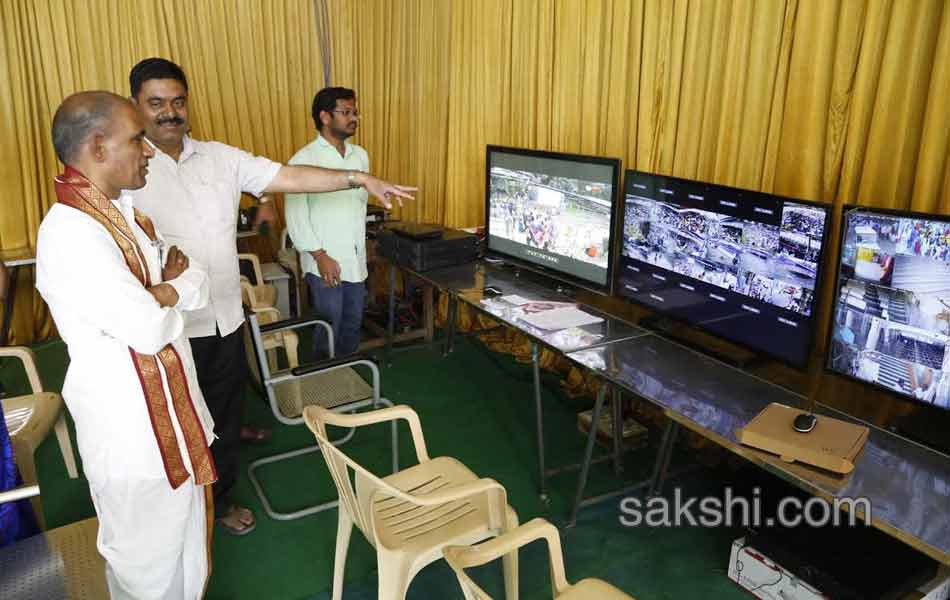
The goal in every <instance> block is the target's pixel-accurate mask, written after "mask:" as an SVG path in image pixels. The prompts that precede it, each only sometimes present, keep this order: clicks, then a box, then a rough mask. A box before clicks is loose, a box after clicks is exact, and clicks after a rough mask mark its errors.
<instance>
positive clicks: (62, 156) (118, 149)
mask: <svg viewBox="0 0 950 600" xmlns="http://www.w3.org/2000/svg"><path fill="white" fill-rule="evenodd" d="M53 146H55V147H56V156H58V157H59V160H61V161H63V164H64V165H67V166H70V167H73V168H74V169H76V170H78V171H79V172H80V173H82V174H83V175H84V176H85V177H86V178H87V179H89V180H90V181H92V182H93V183H94V184H95V185H96V187H98V188H99V189H100V190H101V191H102V192H103V193H105V194H106V195H107V196H108V197H109V198H117V197H118V196H119V193H120V191H121V190H137V189H139V188H140V187H142V186H144V185H145V176H146V174H147V173H148V160H149V158H151V157H152V156H154V154H155V153H154V151H153V150H152V147H151V146H149V145H148V143H146V142H145V125H144V123H143V122H142V117H141V116H139V114H138V112H137V111H136V110H135V107H134V106H133V105H132V103H131V102H129V101H128V100H127V99H125V98H123V97H121V96H117V95H115V94H113V93H110V92H80V93H78V94H73V95H72V96H69V97H68V98H66V99H65V100H63V103H62V104H60V106H59V108H58V109H57V110H56V115H55V116H54V117H53Z"/></svg>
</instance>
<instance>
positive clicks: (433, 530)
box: [304, 406, 518, 600]
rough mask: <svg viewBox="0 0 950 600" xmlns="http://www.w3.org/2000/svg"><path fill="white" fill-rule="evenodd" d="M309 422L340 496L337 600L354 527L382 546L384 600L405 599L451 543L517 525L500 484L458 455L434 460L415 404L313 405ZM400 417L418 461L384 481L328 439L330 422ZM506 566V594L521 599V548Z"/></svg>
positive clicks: (379, 554)
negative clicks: (349, 408) (356, 408)
mask: <svg viewBox="0 0 950 600" xmlns="http://www.w3.org/2000/svg"><path fill="white" fill-rule="evenodd" d="M304 419H305V420H306V422H307V426H308V427H309V428H310V430H311V431H313V434H314V435H315V436H316V438H317V441H318V442H319V444H320V448H321V450H323V457H324V458H325V459H326V461H327V466H328V467H329V469H330V474H331V475H332V476H333V481H334V483H336V487H337V491H338V492H339V494H340V509H339V516H338V523H337V539H336V557H335V559H334V564H333V592H332V599H333V600H340V599H341V598H342V596H343V571H344V568H345V565H346V553H347V549H348V548H349V543H350V534H351V533H352V531H353V525H356V526H357V527H358V528H359V529H360V531H362V532H363V535H365V536H366V539H367V540H368V541H369V543H370V544H372V545H373V546H374V547H375V548H376V561H377V568H378V570H379V596H378V597H379V598H380V600H403V599H404V598H405V597H406V590H407V589H408V588H409V583H410V582H411V581H412V578H413V577H414V576H415V575H416V573H418V572H419V570H421V569H422V568H423V567H425V566H426V565H428V564H430V563H432V562H434V561H436V560H438V559H440V558H442V550H443V548H445V547H446V546H450V545H453V544H472V543H475V542H478V541H481V540H484V539H486V538H489V537H492V536H495V535H498V534H500V533H502V532H504V531H507V530H509V529H513V528H515V527H517V525H518V515H517V514H516V513H515V511H514V510H513V509H512V508H511V507H510V506H508V502H507V493H506V492H505V488H504V487H502V486H501V484H499V483H498V482H497V481H494V480H492V479H479V478H478V477H477V476H476V475H475V474H474V473H472V472H471V471H470V470H469V469H468V468H467V467H466V466H465V465H463V464H462V463H461V462H459V461H457V460H455V459H454V458H449V457H444V456H443V457H438V458H429V454H428V451H427V450H426V445H425V440H424V438H423V436H422V427H421V425H420V424H419V417H418V415H416V413H415V412H414V411H413V410H412V409H411V408H409V407H407V406H396V407H393V408H385V409H382V410H375V411H371V412H365V413H359V414H353V415H342V414H337V413H333V412H331V411H328V410H326V409H324V408H322V407H319V406H308V407H307V408H306V409H304ZM397 419H403V420H405V421H406V422H407V423H408V424H409V431H410V432H411V434H412V441H413V444H414V445H415V448H416V457H417V459H418V461H419V464H417V465H415V466H412V467H409V468H407V469H403V470H402V471H399V472H398V473H394V474H392V475H389V476H387V477H383V478H380V477H377V476H376V475H373V474H372V473H370V472H369V471H367V470H366V469H364V468H363V467H362V466H360V465H359V464H358V463H357V462H355V461H354V460H353V459H351V458H349V457H348V456H347V455H345V454H344V453H343V452H341V451H340V450H339V449H338V448H337V447H336V446H334V445H333V444H332V443H331V442H330V441H329V438H328V436H327V431H326V426H327V425H334V426H337V427H351V428H353V427H362V426H365V425H371V424H374V423H384V422H394V421H395V420H397ZM351 470H352V471H353V479H352V480H351V477H350V471H351ZM354 483H355V488H354ZM503 566H504V572H505V591H506V595H507V598H508V600H517V598H518V553H517V551H513V552H511V553H509V554H507V555H506V556H505V557H504V559H503Z"/></svg>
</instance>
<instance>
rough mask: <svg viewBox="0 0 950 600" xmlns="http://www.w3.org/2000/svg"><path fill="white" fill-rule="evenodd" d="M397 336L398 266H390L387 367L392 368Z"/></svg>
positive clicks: (393, 264)
mask: <svg viewBox="0 0 950 600" xmlns="http://www.w3.org/2000/svg"><path fill="white" fill-rule="evenodd" d="M395 335H396V264H395V263H390V264H389V319H388V321H387V323H386V348H385V351H384V354H385V357H386V365H387V366H392V349H393V337H394V336H395Z"/></svg>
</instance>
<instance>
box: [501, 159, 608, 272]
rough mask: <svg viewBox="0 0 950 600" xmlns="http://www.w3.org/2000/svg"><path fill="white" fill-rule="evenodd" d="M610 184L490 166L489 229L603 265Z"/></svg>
mask: <svg viewBox="0 0 950 600" xmlns="http://www.w3.org/2000/svg"><path fill="white" fill-rule="evenodd" d="M612 188H613V186H611V185H609V184H605V183H598V182H594V181H584V180H582V179H573V178H568V177H554V176H549V175H544V174H539V173H530V172H527V171H516V170H511V169H505V168H502V167H492V169H491V192H490V193H491V197H490V205H489V206H490V213H491V214H490V217H489V218H490V220H491V223H490V225H489V230H490V231H491V235H493V236H498V237H501V238H504V239H507V240H510V241H512V242H516V243H518V244H523V245H525V246H528V247H529V248H535V249H538V250H541V251H544V252H546V253H552V254H557V255H560V256H565V257H568V258H571V259H574V260H578V261H582V262H585V263H589V264H591V265H595V266H597V267H600V268H602V269H605V270H606V269H607V259H608V253H609V251H610V210H611V198H612V196H613V189H612Z"/></svg>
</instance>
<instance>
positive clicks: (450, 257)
mask: <svg viewBox="0 0 950 600" xmlns="http://www.w3.org/2000/svg"><path fill="white" fill-rule="evenodd" d="M376 242H377V250H378V252H379V254H380V255H381V256H384V257H386V258H388V259H389V260H391V261H393V262H395V263H396V264H397V265H399V266H401V267H408V268H410V269H413V270H415V271H419V272H422V271H429V270H431V269H437V268H439V267H450V266H453V265H461V264H464V263H467V262H471V261H473V260H475V259H476V258H477V257H478V238H477V237H476V236H474V235H472V234H470V233H465V232H464V231H459V230H457V229H444V230H442V235H441V236H438V237H430V238H428V239H416V238H413V237H409V236H407V235H401V234H400V233H398V232H396V231H393V230H390V229H384V230H382V231H380V232H379V233H378V234H377V235H376Z"/></svg>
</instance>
